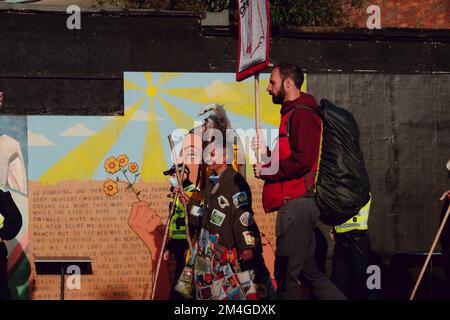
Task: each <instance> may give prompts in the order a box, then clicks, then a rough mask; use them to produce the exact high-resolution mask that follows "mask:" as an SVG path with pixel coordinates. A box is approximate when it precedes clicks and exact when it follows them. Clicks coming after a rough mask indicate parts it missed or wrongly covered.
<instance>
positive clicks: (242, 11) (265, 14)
mask: <svg viewBox="0 0 450 320" xmlns="http://www.w3.org/2000/svg"><path fill="white" fill-rule="evenodd" d="M238 16H239V52H238V66H237V72H236V80H237V81H241V80H243V79H245V78H247V77H249V76H251V75H253V74H255V73H257V72H260V71H262V70H263V69H265V68H266V67H267V65H268V64H269V43H270V32H269V31H270V27H269V25H270V18H269V2H268V0H239V1H238Z"/></svg>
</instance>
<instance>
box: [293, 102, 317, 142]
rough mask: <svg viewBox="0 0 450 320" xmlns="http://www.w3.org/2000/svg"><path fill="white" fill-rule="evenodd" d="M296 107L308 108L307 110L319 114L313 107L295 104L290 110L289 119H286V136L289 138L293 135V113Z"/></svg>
mask: <svg viewBox="0 0 450 320" xmlns="http://www.w3.org/2000/svg"><path fill="white" fill-rule="evenodd" d="M296 109H306V110H309V111H311V112H313V113H314V114H315V115H317V116H319V113H318V112H317V111H316V110H315V109H313V108H311V107H308V106H305V105H304V104H296V105H294V108H292V109H291V111H289V115H288V119H287V121H286V136H287V137H288V138H289V137H290V136H291V115H292V113H293V112H294V110H296Z"/></svg>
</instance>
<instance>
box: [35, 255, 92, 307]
mask: <svg viewBox="0 0 450 320" xmlns="http://www.w3.org/2000/svg"><path fill="white" fill-rule="evenodd" d="M91 263H92V259H91V258H89V257H36V258H35V259H34V265H35V267H36V274H41V275H56V274H58V275H61V291H60V292H61V293H60V296H61V300H64V288H65V274H66V270H67V268H68V267H69V266H73V265H76V266H78V267H79V268H80V272H81V274H84V275H87V274H92V264H91Z"/></svg>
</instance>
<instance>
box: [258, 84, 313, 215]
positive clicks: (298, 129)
mask: <svg viewBox="0 0 450 320" xmlns="http://www.w3.org/2000/svg"><path fill="white" fill-rule="evenodd" d="M296 104H302V105H306V106H308V107H310V108H313V109H315V108H318V105H317V102H316V100H315V99H314V97H313V96H311V95H309V94H307V93H304V92H302V93H301V95H300V97H299V98H297V99H296V100H294V101H288V102H285V103H283V106H282V108H281V110H280V113H281V123H280V128H279V136H278V142H277V144H276V146H275V148H274V150H273V151H272V159H273V160H272V162H273V161H277V160H276V158H273V157H274V156H275V155H276V153H277V149H278V150H279V160H278V162H279V163H278V164H279V169H278V171H277V172H276V173H275V174H272V175H263V174H262V175H261V178H262V179H263V180H264V182H265V183H264V188H263V207H264V211H265V212H272V211H275V210H278V209H279V207H281V206H282V205H283V204H284V203H285V199H295V198H299V197H301V196H302V195H303V194H305V192H306V191H307V187H306V182H305V176H307V179H308V181H309V185H310V186H311V187H312V186H313V184H314V177H315V174H316V172H317V163H318V159H319V147H320V139H321V133H322V125H321V121H320V118H319V116H318V115H316V114H315V113H313V112H311V111H310V110H307V109H304V108H295V105H296ZM288 119H290V137H289V138H288V137H287V130H286V122H287V120H288ZM272 162H271V163H268V164H266V165H265V166H264V167H270V166H272V165H273V164H274V163H272ZM309 172H312V174H308V173H309ZM307 174H308V175H307Z"/></svg>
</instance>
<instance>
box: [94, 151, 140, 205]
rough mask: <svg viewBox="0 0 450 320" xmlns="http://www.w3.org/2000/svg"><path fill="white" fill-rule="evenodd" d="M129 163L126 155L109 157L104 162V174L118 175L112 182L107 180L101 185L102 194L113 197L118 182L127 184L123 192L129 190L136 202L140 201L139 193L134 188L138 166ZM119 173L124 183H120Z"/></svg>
mask: <svg viewBox="0 0 450 320" xmlns="http://www.w3.org/2000/svg"><path fill="white" fill-rule="evenodd" d="M129 162H130V160H129V158H128V156H127V155H126V154H121V155H119V156H117V157H114V156H111V157H109V158H108V159H106V160H105V165H104V167H105V170H106V172H108V173H110V174H115V173H117V172H119V174H118V175H117V176H115V178H114V180H111V179H109V180H107V181H106V182H105V183H104V184H103V192H104V193H105V194H107V195H108V196H113V195H115V194H116V193H117V192H118V191H119V190H118V184H119V182H123V183H126V184H127V186H126V188H125V190H131V191H132V192H133V193H134V195H135V196H136V198H137V199H138V201H141V199H140V197H139V195H140V194H141V192H140V191H137V190H136V189H135V187H134V184H135V183H136V181H137V178H138V177H139V175H140V173H139V172H138V170H139V166H138V164H137V163H136V162H131V163H129ZM120 173H122V176H123V177H124V178H125V180H126V181H122V180H121V179H120V178H119V175H120Z"/></svg>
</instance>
